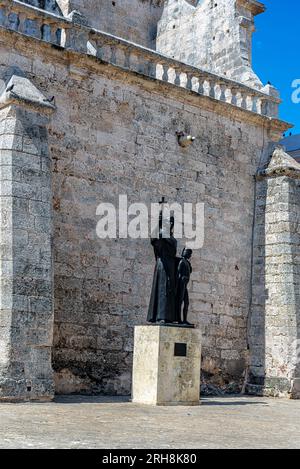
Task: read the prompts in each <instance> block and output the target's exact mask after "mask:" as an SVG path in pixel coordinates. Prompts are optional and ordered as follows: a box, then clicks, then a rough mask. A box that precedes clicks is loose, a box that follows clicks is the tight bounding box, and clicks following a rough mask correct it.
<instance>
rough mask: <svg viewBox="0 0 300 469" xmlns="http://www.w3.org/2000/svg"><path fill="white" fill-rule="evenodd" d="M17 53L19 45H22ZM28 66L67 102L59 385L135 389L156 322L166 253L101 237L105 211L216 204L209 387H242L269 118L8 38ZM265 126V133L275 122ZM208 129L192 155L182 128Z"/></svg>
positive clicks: (202, 275)
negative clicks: (138, 334)
mask: <svg viewBox="0 0 300 469" xmlns="http://www.w3.org/2000/svg"><path fill="white" fill-rule="evenodd" d="M12 50H14V52H12ZM12 65H13V66H18V67H20V68H21V69H22V70H23V71H24V73H25V74H26V75H27V76H28V77H29V79H30V80H31V81H32V82H33V83H34V84H35V85H36V86H37V87H38V88H39V89H40V90H42V92H43V93H44V94H45V95H46V96H49V97H51V96H54V97H55V105H56V113H55V115H54V116H53V117H52V118H51V120H50V124H49V130H48V133H49V137H48V140H49V151H50V155H51V157H52V176H53V212H54V215H53V216H54V221H53V223H54V237H53V244H54V302H55V330H54V337H55V339H54V346H53V366H54V370H55V374H56V391H57V392H60V393H72V392H86V393H90V392H95V393H96V392H97V393H99V392H102V393H107V394H115V393H118V394H124V393H125V394H127V393H129V392H130V384H131V367H132V350H133V328H134V325H137V324H143V323H145V318H146V311H147V304H148V300H149V294H150V288H151V281H152V273H153V267H154V258H153V253H152V249H151V247H150V243H149V241H147V240H135V241H129V240H117V241H116V240H105V241H104V240H100V239H98V238H97V236H96V224H97V221H98V218H97V216H96V209H97V206H98V204H99V203H101V202H112V203H116V202H117V199H118V196H119V194H127V195H128V198H129V202H130V203H131V202H140V201H141V202H143V201H144V202H149V201H153V202H157V201H158V200H159V199H160V197H161V196H162V195H164V196H165V197H166V198H167V200H170V201H178V202H204V203H205V243H204V247H203V249H202V250H200V251H195V253H194V257H193V267H194V273H193V278H192V282H191V287H190V297H191V320H192V321H194V322H195V323H196V324H197V325H199V326H200V327H201V328H202V331H203V378H204V382H206V383H209V384H211V385H214V386H218V387H221V388H223V389H227V390H229V391H233V390H239V389H240V386H241V385H242V383H243V379H244V371H245V367H246V363H247V333H246V329H247V317H248V312H249V305H250V294H251V245H252V228H253V210H254V203H253V201H254V175H255V173H256V170H257V167H258V164H259V161H260V159H261V154H262V153H263V152H264V150H265V149H264V145H267V142H268V141H269V140H270V139H271V138H279V135H280V134H279V135H277V134H276V135H270V134H269V133H268V131H267V129H268V125H270V119H268V118H265V117H263V116H259V115H256V114H254V113H251V112H248V111H246V110H243V109H238V108H237V107H234V106H230V105H226V104H224V103H221V102H220V103H218V102H217V101H216V100H212V99H211V98H209V97H207V96H199V95H197V94H196V93H193V92H191V91H187V90H185V89H181V88H179V87H175V86H172V85H169V84H167V83H163V82H158V81H156V80H153V79H151V78H146V77H142V76H140V75H138V74H137V73H130V72H126V71H122V70H121V69H117V68H116V67H113V66H110V65H106V64H103V63H101V62H100V61H97V60H95V59H94V58H92V57H90V58H88V57H87V56H84V55H83V54H78V53H73V52H72V51H70V50H69V51H66V50H63V49H60V48H57V47H53V46H51V45H50V44H46V43H42V42H39V41H33V40H32V39H30V38H25V37H18V38H16V36H15V35H14V34H12V33H8V32H7V33H5V32H3V34H2V35H1V42H0V75H1V76H3V74H4V73H5V72H6V71H7V68H8V67H10V66H12ZM264 127H265V130H264ZM178 130H179V131H180V130H185V131H187V132H190V133H191V134H193V135H194V136H195V137H196V141H195V143H194V144H193V145H192V146H190V147H189V148H188V149H182V148H180V147H179V145H178V141H177V137H176V131H178Z"/></svg>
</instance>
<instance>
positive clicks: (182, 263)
mask: <svg viewBox="0 0 300 469" xmlns="http://www.w3.org/2000/svg"><path fill="white" fill-rule="evenodd" d="M192 254H193V251H192V250H191V249H187V248H185V249H184V250H183V251H182V255H181V259H180V260H179V263H178V268H177V294H176V297H177V298H176V306H177V318H178V322H179V324H183V325H186V326H192V324H191V323H189V322H188V320H187V315H188V309H189V292H188V283H189V281H190V278H191V273H192V271H193V269H192V265H191V262H190V259H191V257H192ZM182 305H183V308H182Z"/></svg>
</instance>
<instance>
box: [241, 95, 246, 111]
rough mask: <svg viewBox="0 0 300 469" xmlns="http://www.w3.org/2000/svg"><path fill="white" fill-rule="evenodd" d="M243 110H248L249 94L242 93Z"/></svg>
mask: <svg viewBox="0 0 300 469" xmlns="http://www.w3.org/2000/svg"><path fill="white" fill-rule="evenodd" d="M241 108H243V109H247V94H246V93H245V92H243V91H241Z"/></svg>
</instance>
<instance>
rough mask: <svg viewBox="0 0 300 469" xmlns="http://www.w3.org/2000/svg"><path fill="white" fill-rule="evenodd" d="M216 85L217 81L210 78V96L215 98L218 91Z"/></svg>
mask: <svg viewBox="0 0 300 469" xmlns="http://www.w3.org/2000/svg"><path fill="white" fill-rule="evenodd" d="M215 86H216V82H215V81H214V80H212V79H211V80H209V94H208V95H209V96H210V97H211V98H215V97H216V93H215Z"/></svg>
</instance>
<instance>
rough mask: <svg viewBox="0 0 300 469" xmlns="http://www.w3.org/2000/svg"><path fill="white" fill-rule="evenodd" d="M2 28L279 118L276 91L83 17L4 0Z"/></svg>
mask: <svg viewBox="0 0 300 469" xmlns="http://www.w3.org/2000/svg"><path fill="white" fill-rule="evenodd" d="M0 28H4V29H8V30H12V31H16V32H18V33H21V34H24V35H27V36H30V37H34V38H36V39H39V40H41V41H46V42H49V43H52V44H55V45H56V46H58V47H62V48H66V49H71V50H74V51H76V52H80V53H85V54H87V55H92V56H94V57H97V58H99V59H100V60H101V61H103V62H106V63H110V64H113V65H115V66H117V67H120V68H122V69H126V70H130V71H133V72H136V73H139V74H142V75H144V76H147V77H150V78H153V79H157V80H161V81H163V82H167V83H170V84H173V85H174V86H178V87H183V88H185V89H187V90H190V91H194V92H195V93H198V94H200V95H204V96H208V97H210V98H213V99H215V100H218V101H223V102H224V103H228V104H231V105H233V106H237V107H240V108H243V109H245V110H248V111H250V112H254V113H257V114H261V115H264V116H268V117H272V118H277V117H278V106H279V104H280V102H281V101H280V99H279V97H278V94H277V92H276V90H275V89H274V88H273V87H271V86H267V87H265V88H264V89H263V91H264V92H263V91H259V90H257V89H254V88H250V87H248V86H245V85H243V84H241V83H238V82H235V81H233V80H229V79H227V78H225V77H221V76H218V75H215V74H213V73H210V72H207V71H205V70H201V69H198V68H196V67H192V66H190V65H187V64H184V63H181V62H178V61H176V60H174V59H171V58H169V57H167V56H164V55H162V54H159V53H157V52H155V51H152V50H150V49H147V48H145V47H142V46H139V45H137V44H134V43H131V42H129V41H126V40H124V39H121V38H118V37H115V36H112V35H110V34H108V33H104V32H101V31H97V30H95V29H91V28H89V27H88V26H87V25H86V22H85V19H84V17H81V15H80V14H77V13H75V12H74V13H73V14H70V15H69V16H68V17H67V18H64V17H60V16H57V15H55V14H52V13H49V12H46V11H44V10H40V9H38V8H35V7H32V6H29V5H26V4H24V3H22V2H20V1H18V0H0Z"/></svg>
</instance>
